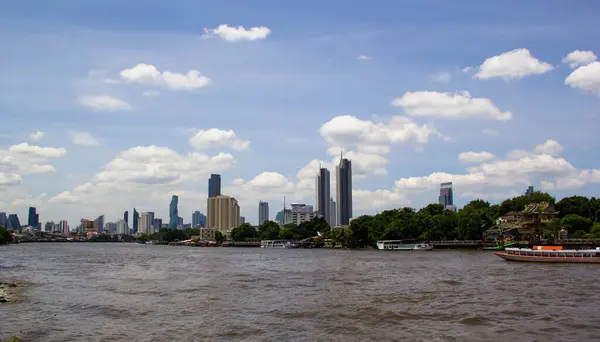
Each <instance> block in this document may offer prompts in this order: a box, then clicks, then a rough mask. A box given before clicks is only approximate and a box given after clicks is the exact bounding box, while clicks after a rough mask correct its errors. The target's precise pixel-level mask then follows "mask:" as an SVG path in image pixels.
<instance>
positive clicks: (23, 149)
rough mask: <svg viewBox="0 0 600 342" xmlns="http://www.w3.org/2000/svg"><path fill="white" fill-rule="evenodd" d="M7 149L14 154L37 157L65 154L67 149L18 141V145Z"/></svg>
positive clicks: (53, 156)
mask: <svg viewBox="0 0 600 342" xmlns="http://www.w3.org/2000/svg"><path fill="white" fill-rule="evenodd" d="M8 151H9V152H11V153H14V154H20V155H27V156H31V157H39V158H57V157H62V156H64V155H65V154H67V150H66V149H64V148H62V147H60V148H54V147H41V146H36V145H29V144H28V143H26V142H25V143H20V144H18V145H12V146H10V147H9V148H8Z"/></svg>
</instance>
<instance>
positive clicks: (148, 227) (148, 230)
mask: <svg viewBox="0 0 600 342" xmlns="http://www.w3.org/2000/svg"><path fill="white" fill-rule="evenodd" d="M153 223H154V213H153V212H147V213H142V216H141V219H140V227H139V230H138V233H140V234H154V227H153Z"/></svg>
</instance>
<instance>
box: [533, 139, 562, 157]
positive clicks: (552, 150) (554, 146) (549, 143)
mask: <svg viewBox="0 0 600 342" xmlns="http://www.w3.org/2000/svg"><path fill="white" fill-rule="evenodd" d="M534 151H535V153H539V154H549V155H551V156H555V155H558V154H561V153H562V151H563V147H562V146H561V145H560V144H559V143H558V141H556V140H552V139H548V140H546V141H545V142H544V143H543V144H540V145H537V146H536V147H535V149H534Z"/></svg>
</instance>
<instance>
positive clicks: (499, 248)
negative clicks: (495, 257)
mask: <svg viewBox="0 0 600 342" xmlns="http://www.w3.org/2000/svg"><path fill="white" fill-rule="evenodd" d="M517 243H518V242H517V241H497V242H496V244H495V245H493V246H486V247H483V250H486V251H502V250H504V249H505V248H506V247H508V246H512V245H516V244H517Z"/></svg>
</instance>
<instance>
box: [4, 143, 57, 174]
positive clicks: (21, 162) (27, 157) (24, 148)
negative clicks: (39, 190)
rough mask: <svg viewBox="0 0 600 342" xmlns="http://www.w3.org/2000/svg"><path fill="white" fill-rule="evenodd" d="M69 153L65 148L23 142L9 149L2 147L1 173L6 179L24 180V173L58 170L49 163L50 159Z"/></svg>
mask: <svg viewBox="0 0 600 342" xmlns="http://www.w3.org/2000/svg"><path fill="white" fill-rule="evenodd" d="M66 154H67V150H65V149H64V148H54V147H41V146H36V145H29V144H28V143H21V144H17V145H12V146H10V147H9V148H8V149H0V173H2V174H3V175H4V181H5V182H9V180H10V182H9V183H14V182H22V179H21V178H20V177H21V175H22V174H38V173H47V172H56V169H55V168H54V166H52V165H50V164H48V163H49V160H50V159H53V158H59V157H63V156H65V155H66Z"/></svg>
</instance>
